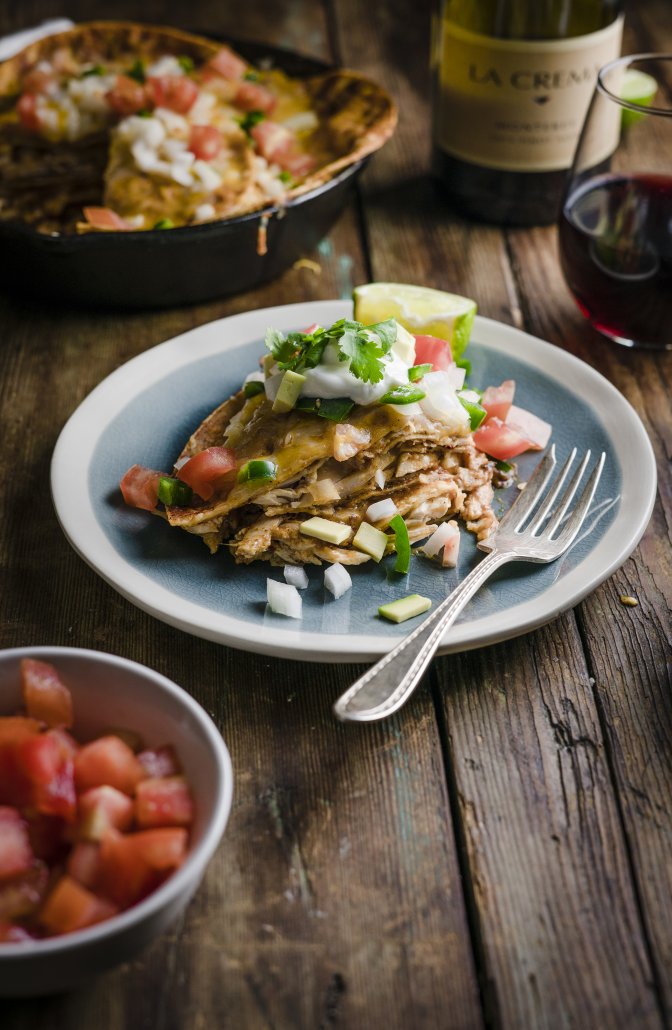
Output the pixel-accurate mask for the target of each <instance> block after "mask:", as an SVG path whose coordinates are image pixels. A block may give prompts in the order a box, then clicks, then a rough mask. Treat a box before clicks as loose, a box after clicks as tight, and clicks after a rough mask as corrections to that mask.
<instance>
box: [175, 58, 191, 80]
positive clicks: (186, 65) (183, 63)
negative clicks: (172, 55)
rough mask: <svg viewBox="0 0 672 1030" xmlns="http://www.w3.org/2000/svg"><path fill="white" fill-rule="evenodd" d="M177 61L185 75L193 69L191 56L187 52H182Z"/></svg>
mask: <svg viewBox="0 0 672 1030" xmlns="http://www.w3.org/2000/svg"><path fill="white" fill-rule="evenodd" d="M177 63H178V64H179V66H180V68H181V69H182V71H183V72H186V73H187V75H188V74H189V72H193V70H194V61H193V58H191V57H189V56H188V55H187V54H182V56H181V57H178V59H177Z"/></svg>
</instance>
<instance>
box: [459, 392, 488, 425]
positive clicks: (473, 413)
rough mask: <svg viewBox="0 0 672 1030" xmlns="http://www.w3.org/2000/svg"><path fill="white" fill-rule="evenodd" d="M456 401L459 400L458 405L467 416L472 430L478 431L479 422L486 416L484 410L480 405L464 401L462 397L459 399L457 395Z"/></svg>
mask: <svg viewBox="0 0 672 1030" xmlns="http://www.w3.org/2000/svg"><path fill="white" fill-rule="evenodd" d="M457 399H458V400H459V402H460V404H461V405H462V407H463V408H464V410H465V411H466V413H467V414H468V416H469V422H470V424H471V428H472V430H474V429H478V427H479V426H480V424H481V422H482V421H483V419H484V418H485V416H486V415H487V414H488V413H487V411H486V410H485V408H483V407H482V406H481V405H480V404H474V402H473V401H467V400H465V399H464V397H460V395H459V393H458V395H457Z"/></svg>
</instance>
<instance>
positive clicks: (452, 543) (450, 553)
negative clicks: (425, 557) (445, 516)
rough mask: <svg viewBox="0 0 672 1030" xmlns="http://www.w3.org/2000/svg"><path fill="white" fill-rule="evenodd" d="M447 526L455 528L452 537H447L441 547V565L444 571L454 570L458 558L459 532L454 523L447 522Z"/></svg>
mask: <svg viewBox="0 0 672 1030" xmlns="http://www.w3.org/2000/svg"><path fill="white" fill-rule="evenodd" d="M448 525H454V526H455V532H454V534H453V535H452V536H450V537H448V539H447V540H446V542H445V544H444V546H443V555H442V557H441V564H442V565H443V567H444V569H454V568H455V566H456V565H457V559H458V558H459V556H460V540H461V537H460V530H459V529H458V527H457V524H456V523H452V522H449V523H448Z"/></svg>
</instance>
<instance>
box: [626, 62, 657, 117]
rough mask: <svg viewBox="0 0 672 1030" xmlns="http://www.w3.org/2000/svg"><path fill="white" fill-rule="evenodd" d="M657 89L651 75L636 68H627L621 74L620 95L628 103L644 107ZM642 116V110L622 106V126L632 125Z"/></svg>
mask: <svg viewBox="0 0 672 1030" xmlns="http://www.w3.org/2000/svg"><path fill="white" fill-rule="evenodd" d="M657 91H658V83H657V82H656V80H655V79H654V78H653V77H652V76H651V75H647V74H646V72H640V71H638V70H637V68H628V69H627V71H626V73H625V75H624V76H623V82H622V84H621V90H620V95H621V100H627V101H628V103H629V104H638V105H641V106H642V107H645V106H647V105H648V104H650V103H651V101H652V100H653V99H654V97H655V95H656V92H657ZM643 117H644V112H642V113H641V114H639V112H637V111H630V110H629V108H627V107H624V108H623V114H622V123H623V126H624V127H625V126H628V125H633V124H634V123H635V122H638V121H639V120H640V119H641V118H643Z"/></svg>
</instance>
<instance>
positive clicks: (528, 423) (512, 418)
mask: <svg viewBox="0 0 672 1030" xmlns="http://www.w3.org/2000/svg"><path fill="white" fill-rule="evenodd" d="M506 424H507V426H509V427H510V428H511V429H515V430H516V432H518V433H520V434H521V436H524V437H525V438H526V439H527V441H528V449H529V450H531V451H543V449H544V447H545V446H546V444H547V443H548V441H549V440H550V438H551V433H552V432H553V427H552V426H551V425H550V423H548V422H544V420H543V418H538V417H537V415H533V414H532V412H531V411H526V410H525V409H524V408H517V407H516V405H515V404H512V405H511V407H510V408H509V414H508V415H507V417H506Z"/></svg>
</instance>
